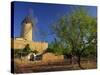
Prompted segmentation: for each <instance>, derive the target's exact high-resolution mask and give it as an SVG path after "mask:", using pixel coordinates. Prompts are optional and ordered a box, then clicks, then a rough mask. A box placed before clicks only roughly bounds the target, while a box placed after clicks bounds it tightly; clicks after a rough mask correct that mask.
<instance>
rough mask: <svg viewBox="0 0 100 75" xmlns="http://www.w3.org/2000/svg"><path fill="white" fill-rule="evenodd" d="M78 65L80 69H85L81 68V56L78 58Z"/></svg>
mask: <svg viewBox="0 0 100 75" xmlns="http://www.w3.org/2000/svg"><path fill="white" fill-rule="evenodd" d="M77 63H78V66H79V67H80V69H84V68H83V67H82V66H81V56H80V55H79V56H78V60H77Z"/></svg>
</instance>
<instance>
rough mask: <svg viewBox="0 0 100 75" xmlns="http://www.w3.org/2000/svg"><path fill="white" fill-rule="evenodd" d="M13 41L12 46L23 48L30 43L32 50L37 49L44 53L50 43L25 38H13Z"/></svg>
mask: <svg viewBox="0 0 100 75" xmlns="http://www.w3.org/2000/svg"><path fill="white" fill-rule="evenodd" d="M11 43H12V45H11V48H13V49H22V48H24V47H25V46H26V45H27V44H29V46H30V48H31V50H37V51H38V52H39V53H43V52H44V51H45V50H46V49H47V48H48V43H46V42H34V41H26V40H24V39H12V41H11Z"/></svg>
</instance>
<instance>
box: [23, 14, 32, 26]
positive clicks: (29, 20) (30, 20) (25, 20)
mask: <svg viewBox="0 0 100 75" xmlns="http://www.w3.org/2000/svg"><path fill="white" fill-rule="evenodd" d="M22 23H32V25H33V19H32V17H30V16H26V17H25V19H24V20H23V21H22Z"/></svg>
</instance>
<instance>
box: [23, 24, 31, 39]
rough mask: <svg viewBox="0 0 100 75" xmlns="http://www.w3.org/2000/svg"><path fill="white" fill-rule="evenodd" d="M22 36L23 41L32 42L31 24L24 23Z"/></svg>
mask: <svg viewBox="0 0 100 75" xmlns="http://www.w3.org/2000/svg"><path fill="white" fill-rule="evenodd" d="M23 26H24V27H23V29H22V32H23V33H22V36H23V38H24V39H25V40H28V41H32V23H24V25H23Z"/></svg>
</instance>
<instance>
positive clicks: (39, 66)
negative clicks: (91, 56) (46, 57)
mask: <svg viewBox="0 0 100 75" xmlns="http://www.w3.org/2000/svg"><path fill="white" fill-rule="evenodd" d="M81 65H82V67H84V70H85V69H96V68H97V62H96V61H95V60H82V61H81ZM67 70H80V68H79V67H78V64H77V63H74V65H72V64H71V63H70V62H69V61H68V60H63V61H55V62H44V61H25V60H22V61H21V60H19V59H16V60H14V72H15V73H32V72H48V71H49V72H50V71H67Z"/></svg>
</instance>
